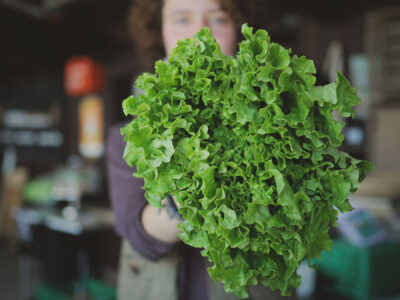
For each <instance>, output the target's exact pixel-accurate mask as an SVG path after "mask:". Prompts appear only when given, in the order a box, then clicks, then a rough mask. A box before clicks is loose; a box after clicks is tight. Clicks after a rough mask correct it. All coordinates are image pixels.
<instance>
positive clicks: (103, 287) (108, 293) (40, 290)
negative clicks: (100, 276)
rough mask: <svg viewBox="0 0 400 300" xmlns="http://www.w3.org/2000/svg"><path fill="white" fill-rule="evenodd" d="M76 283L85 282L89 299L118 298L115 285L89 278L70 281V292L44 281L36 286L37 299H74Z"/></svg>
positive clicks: (108, 299)
mask: <svg viewBox="0 0 400 300" xmlns="http://www.w3.org/2000/svg"><path fill="white" fill-rule="evenodd" d="M74 284H84V286H85V288H86V291H87V295H88V299H91V300H115V299H117V291H116V288H115V287H113V286H109V285H107V284H105V283H103V282H102V281H100V280H97V279H94V278H88V279H85V280H83V281H75V282H74V283H70V284H69V285H70V288H69V289H70V290H71V292H70V293H68V294H67V293H65V292H63V291H60V290H58V289H56V288H53V287H50V286H49V285H46V284H44V283H42V284H39V285H38V286H37V287H36V295H35V299H36V300H73V296H72V295H70V294H72V286H73V285H74Z"/></svg>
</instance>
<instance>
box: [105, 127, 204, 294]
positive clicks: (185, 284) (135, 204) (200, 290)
mask: <svg viewBox="0 0 400 300" xmlns="http://www.w3.org/2000/svg"><path fill="white" fill-rule="evenodd" d="M124 124H126V122H125V123H119V124H117V125H115V126H113V127H112V128H111V130H110V131H109V135H108V139H107V170H108V183H109V189H110V198H111V203H112V207H113V210H114V213H115V219H116V221H115V229H116V231H117V233H118V234H119V235H120V236H121V237H122V238H124V239H126V240H128V241H129V243H130V245H131V246H132V249H134V250H136V251H137V252H138V253H139V254H141V255H142V256H143V257H145V258H147V259H149V260H151V261H157V260H159V259H160V258H162V257H163V256H165V255H166V254H167V253H168V252H169V251H171V250H172V249H173V248H174V247H177V248H178V251H179V253H180V255H181V257H182V263H181V265H180V266H179V285H178V286H179V287H178V289H179V300H187V299H190V300H207V299H208V293H207V282H206V276H207V274H206V270H205V269H206V262H205V259H204V258H203V257H202V256H201V255H200V251H199V249H195V248H192V247H189V246H187V245H184V244H183V243H180V242H179V243H166V242H162V241H160V240H157V239H155V238H153V237H151V236H150V235H149V234H147V233H146V232H145V230H144V228H143V225H142V223H141V218H140V216H141V213H142V210H143V208H144V207H145V206H146V205H147V200H146V198H145V196H144V193H145V191H144V189H143V188H142V187H143V184H144V182H143V179H141V178H136V177H133V176H132V173H133V172H135V171H136V167H134V168H130V167H129V166H128V165H127V164H126V162H125V160H124V159H123V153H124V149H125V141H124V140H123V137H122V136H121V133H120V128H121V127H122V126H124Z"/></svg>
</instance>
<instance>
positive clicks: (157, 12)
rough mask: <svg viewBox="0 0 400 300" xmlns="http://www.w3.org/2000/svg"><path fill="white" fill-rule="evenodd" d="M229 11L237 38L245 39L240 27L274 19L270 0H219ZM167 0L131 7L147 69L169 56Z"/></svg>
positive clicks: (130, 15)
mask: <svg viewBox="0 0 400 300" xmlns="http://www.w3.org/2000/svg"><path fill="white" fill-rule="evenodd" d="M218 1H219V3H220V4H221V7H222V9H223V10H225V11H226V12H228V13H229V15H230V16H231V17H232V19H233V22H234V24H235V27H236V36H237V41H240V40H241V39H242V36H241V33H240V28H241V25H242V24H243V23H245V22H247V23H248V24H249V25H250V26H253V27H254V28H256V29H258V28H263V27H264V26H265V25H266V24H267V21H270V16H271V14H269V10H268V9H267V1H266V0H218ZM162 6H163V0H134V1H133V3H132V5H131V7H130V8H129V11H128V27H129V32H130V34H131V36H132V39H133V41H134V44H135V48H136V50H137V52H138V54H139V55H140V63H141V64H142V66H143V68H144V69H145V70H147V71H150V70H152V68H153V66H154V63H155V61H156V60H158V59H161V58H163V57H164V56H165V50H164V45H163V41H162V34H161V23H162V20H161V11H162Z"/></svg>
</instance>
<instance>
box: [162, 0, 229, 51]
mask: <svg viewBox="0 0 400 300" xmlns="http://www.w3.org/2000/svg"><path fill="white" fill-rule="evenodd" d="M205 26H208V27H209V28H210V30H211V34H212V35H213V36H214V38H215V39H216V40H217V42H218V44H219V45H220V47H221V51H222V53H224V54H225V55H234V50H235V44H236V35H235V27H234V23H233V20H232V18H231V17H230V15H228V13H226V12H225V11H223V10H222V9H221V6H220V4H219V2H218V1H217V0H164V5H163V9H162V37H163V41H164V47H165V51H166V53H167V55H169V54H170V53H171V50H172V49H173V48H174V47H175V46H176V43H177V41H178V40H179V39H183V38H192V37H193V36H194V34H195V33H196V32H198V31H199V30H200V29H201V28H203V27H205Z"/></svg>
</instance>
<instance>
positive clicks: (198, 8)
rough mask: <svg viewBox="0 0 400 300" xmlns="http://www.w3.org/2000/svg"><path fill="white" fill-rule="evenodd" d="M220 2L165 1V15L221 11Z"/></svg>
mask: <svg viewBox="0 0 400 300" xmlns="http://www.w3.org/2000/svg"><path fill="white" fill-rule="evenodd" d="M220 9H221V6H220V4H219V1H218V0H164V6H163V10H164V13H180V12H182V13H185V12H199V13H206V12H210V11H215V10H220Z"/></svg>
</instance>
